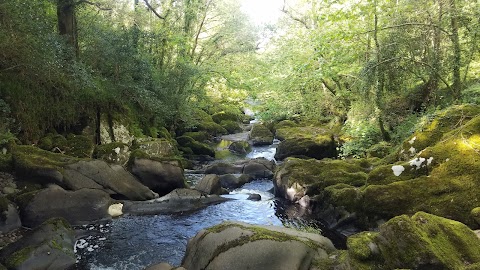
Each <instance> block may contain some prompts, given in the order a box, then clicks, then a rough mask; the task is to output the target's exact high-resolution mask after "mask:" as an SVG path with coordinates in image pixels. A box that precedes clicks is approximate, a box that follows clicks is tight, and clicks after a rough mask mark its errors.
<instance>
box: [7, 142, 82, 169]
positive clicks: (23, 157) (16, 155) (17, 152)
mask: <svg viewBox="0 0 480 270" xmlns="http://www.w3.org/2000/svg"><path fill="white" fill-rule="evenodd" d="M13 161H14V167H15V170H16V171H17V173H19V172H20V173H28V172H30V171H32V170H34V169H55V170H61V169H62V168H63V167H64V166H66V165H69V164H73V163H75V162H78V161H79V159H78V158H75V157H71V156H67V155H64V154H57V153H52V152H49V151H45V150H42V149H40V148H37V147H34V146H27V145H20V146H16V147H15V148H14V149H13Z"/></svg>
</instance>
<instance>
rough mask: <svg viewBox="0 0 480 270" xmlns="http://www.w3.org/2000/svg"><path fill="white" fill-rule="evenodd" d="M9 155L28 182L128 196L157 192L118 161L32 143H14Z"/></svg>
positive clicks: (140, 197)
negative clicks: (65, 152)
mask: <svg viewBox="0 0 480 270" xmlns="http://www.w3.org/2000/svg"><path fill="white" fill-rule="evenodd" d="M13 156H14V165H15V171H16V173H17V175H18V176H20V177H21V178H23V179H24V180H26V181H29V182H34V183H39V184H42V185H45V186H46V185H48V184H57V185H59V186H61V187H63V188H64V189H68V190H79V189H83V188H89V189H99V190H102V191H105V192H108V193H109V194H112V195H115V196H117V197H119V198H126V199H130V200H149V199H154V198H155V197H156V196H157V195H156V194H155V193H154V192H153V191H151V190H150V189H149V188H147V187H146V186H144V185H143V184H141V183H140V182H138V180H137V179H135V177H133V175H132V174H130V173H129V172H127V171H126V170H125V169H124V168H123V167H122V166H120V165H115V164H107V163H106V162H105V161H101V160H89V159H78V158H74V157H70V156H67V155H63V154H56V153H51V152H48V151H44V150H41V149H38V148H35V147H32V146H17V147H15V150H14V155H13Z"/></svg>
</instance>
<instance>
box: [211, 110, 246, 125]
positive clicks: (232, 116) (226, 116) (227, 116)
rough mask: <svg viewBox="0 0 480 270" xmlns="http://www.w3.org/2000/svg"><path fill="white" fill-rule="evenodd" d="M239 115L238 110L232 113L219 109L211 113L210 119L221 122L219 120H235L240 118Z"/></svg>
mask: <svg viewBox="0 0 480 270" xmlns="http://www.w3.org/2000/svg"><path fill="white" fill-rule="evenodd" d="M240 115H241V114H240V111H239V113H234V112H231V111H221V112H218V113H215V114H213V115H212V120H213V121H214V122H215V123H217V124H221V122H223V121H230V122H237V121H239V120H240V119H241V117H240Z"/></svg>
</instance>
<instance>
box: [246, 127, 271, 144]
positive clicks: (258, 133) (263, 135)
mask: <svg viewBox="0 0 480 270" xmlns="http://www.w3.org/2000/svg"><path fill="white" fill-rule="evenodd" d="M249 136H250V138H251V139H252V140H255V141H266V142H268V143H269V144H271V143H272V141H273V134H272V132H271V131H270V130H269V129H268V128H267V127H266V126H264V125H262V124H254V125H253V126H252V130H251V131H250V135H249Z"/></svg>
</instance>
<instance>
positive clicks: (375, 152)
mask: <svg viewBox="0 0 480 270" xmlns="http://www.w3.org/2000/svg"><path fill="white" fill-rule="evenodd" d="M392 149H393V146H392V145H391V144H390V143H387V142H380V143H377V144H375V145H372V146H371V147H370V148H368V149H367V158H375V157H377V158H384V157H386V156H388V155H389V154H390V153H391V152H392Z"/></svg>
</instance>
